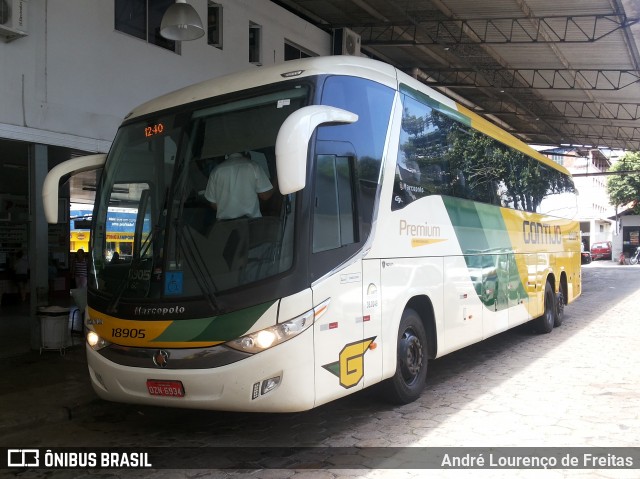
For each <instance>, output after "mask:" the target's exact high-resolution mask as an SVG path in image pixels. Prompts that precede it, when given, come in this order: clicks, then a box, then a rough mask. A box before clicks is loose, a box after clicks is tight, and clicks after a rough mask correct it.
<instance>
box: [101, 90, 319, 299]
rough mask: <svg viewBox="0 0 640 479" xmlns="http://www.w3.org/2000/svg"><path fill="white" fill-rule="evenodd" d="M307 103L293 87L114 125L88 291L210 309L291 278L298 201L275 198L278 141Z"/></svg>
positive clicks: (306, 96)
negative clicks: (185, 300)
mask: <svg viewBox="0 0 640 479" xmlns="http://www.w3.org/2000/svg"><path fill="white" fill-rule="evenodd" d="M309 96H310V92H309V87H308V86H306V85H300V84H291V83H289V84H287V85H280V89H279V90H273V89H271V90H269V91H267V90H265V89H262V90H261V92H260V93H259V94H255V95H254V96H251V97H246V96H244V97H242V98H235V99H229V98H228V97H227V98H226V99H225V102H224V103H220V102H219V103H216V104H206V105H201V106H200V107H199V108H195V109H194V108H193V107H192V106H191V107H190V108H188V107H185V109H184V110H177V111H172V112H170V113H166V114H160V115H158V116H156V117H153V118H145V119H144V120H140V121H134V122H132V123H129V124H127V125H125V126H123V127H121V128H120V130H119V131H118V134H117V136H116V139H115V141H114V145H113V147H112V150H111V152H110V154H109V158H108V160H107V163H106V165H105V169H104V172H103V175H102V177H101V181H100V185H99V188H98V192H97V195H96V205H95V214H94V229H93V234H92V238H91V252H92V259H93V268H92V274H91V280H90V288H95V289H96V290H97V291H98V292H99V293H104V294H107V295H110V296H113V297H115V298H114V299H115V302H116V303H117V302H119V301H121V300H123V299H125V300H126V298H138V299H142V298H149V299H156V298H167V299H172V298H176V297H179V296H183V297H189V296H205V297H207V298H208V299H209V302H210V304H211V305H212V306H215V301H216V300H215V296H216V294H217V293H219V292H222V291H228V290H233V289H234V288H238V287H242V286H245V285H248V284H251V283H255V282H258V281H261V280H263V279H265V278H268V277H272V276H274V275H278V274H280V273H283V272H285V271H287V270H289V269H290V268H291V266H292V263H293V247H294V244H293V231H294V226H295V225H294V213H295V211H294V210H295V203H296V202H295V195H287V196H283V195H281V194H280V192H279V190H278V179H277V176H276V166H275V141H276V136H277V134H278V130H279V128H280V126H281V125H282V122H283V121H284V120H285V119H286V118H287V117H288V116H289V115H290V114H291V113H292V112H293V111H295V110H297V109H298V108H301V107H302V106H305V105H306V104H307V103H308V100H309Z"/></svg>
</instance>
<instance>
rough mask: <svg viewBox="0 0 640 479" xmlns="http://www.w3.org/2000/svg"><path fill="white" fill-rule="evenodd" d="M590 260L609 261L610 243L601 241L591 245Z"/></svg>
mask: <svg viewBox="0 0 640 479" xmlns="http://www.w3.org/2000/svg"><path fill="white" fill-rule="evenodd" d="M591 258H592V259H611V241H601V242H599V243H593V245H591Z"/></svg>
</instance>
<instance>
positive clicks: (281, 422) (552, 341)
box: [0, 261, 640, 479]
mask: <svg viewBox="0 0 640 479" xmlns="http://www.w3.org/2000/svg"><path fill="white" fill-rule="evenodd" d="M583 279H584V283H583V295H582V296H581V297H580V298H579V299H578V300H577V301H575V302H574V303H573V304H571V305H569V306H568V307H567V308H566V309H565V313H566V316H565V321H564V323H563V325H562V326H560V327H559V328H555V329H554V330H553V332H552V333H551V334H548V335H539V334H534V333H533V332H532V331H531V328H530V327H527V326H526V325H525V326H523V327H519V328H515V329H513V330H510V331H507V332H505V333H502V334H500V335H497V336H494V337H492V338H489V339H488V340H486V341H483V342H481V343H478V344H476V345H473V346H470V347H468V348H465V349H463V350H461V351H458V352H455V353H451V354H449V355H447V356H444V357H443V358H439V359H437V360H435V361H432V362H431V363H430V366H429V373H428V379H427V383H428V385H427V389H426V390H425V392H424V394H423V395H422V396H421V398H420V399H418V400H417V401H416V402H414V403H412V404H409V405H406V406H390V405H388V404H386V403H384V402H381V401H379V400H377V399H376V397H375V396H374V395H373V394H372V393H371V391H370V389H369V390H365V391H363V392H362V393H358V394H355V395H352V396H349V397H347V398H344V399H342V400H338V401H334V402H332V403H329V404H327V405H324V406H321V407H319V408H316V409H314V410H311V411H307V412H303V413H296V414H283V415H275V414H272V415H267V414H253V415H251V414H231V413H220V412H212V411H189V410H174V409H165V408H151V407H142V406H135V405H123V404H116V403H107V402H105V401H102V400H100V399H98V398H97V397H96V396H95V394H94V393H93V390H92V389H91V386H90V382H89V378H88V373H87V368H86V359H85V353H84V346H83V345H82V344H76V345H72V346H71V347H69V348H67V349H66V350H65V354H64V355H61V354H60V352H59V351H43V352H42V353H40V351H31V350H30V349H29V348H28V347H27V345H28V337H29V331H28V328H26V330H25V324H28V320H29V317H28V316H27V317H25V316H24V314H22V313H21V312H20V311H13V313H11V314H9V312H7V311H5V310H0V349H3V351H2V355H0V360H1V361H2V364H3V366H4V367H3V368H2V373H0V374H1V376H0V378H1V379H2V384H3V387H2V388H0V404H1V405H2V407H0V447H70V446H79V445H92V446H95V447H110V446H115V445H125V446H133V447H148V446H149V445H154V446H161V447H175V446H184V447H196V448H207V447H220V446H225V447H238V446H243V445H251V446H285V447H289V446H301V445H302V446H323V447H330V448H333V447H347V448H350V447H357V448H376V447H382V448H387V447H409V446H410V447H428V448H433V447H444V448H457V447H491V448H499V447H531V448H538V447H542V446H548V447H560V448H566V447H600V448H605V451H609V450H610V451H611V452H612V453H614V452H615V449H610V448H624V447H632V448H636V450H637V448H638V447H639V446H640V393H639V391H640V369H639V368H638V365H639V364H640V309H639V308H638V304H640V266H628V265H627V266H620V265H617V264H616V263H614V262H609V261H597V262H594V263H592V264H590V265H585V266H584V267H583ZM21 314H22V315H21ZM8 331H11V334H8ZM12 337H13V339H11V338H12ZM78 343H79V342H78ZM639 462H640V461H639ZM343 467H344V468H342V469H323V468H321V469H318V470H308V469H304V470H290V469H274V470H268V469H265V470H252V471H249V472H247V471H217V472H216V471H213V470H210V469H206V470H202V469H197V470H196V469H193V470H192V469H184V470H180V471H167V470H159V471H158V470H156V471H136V474H135V475H133V476H132V477H140V478H147V477H148V478H151V477H153V478H155V477H172V478H173V477H176V478H180V479H186V478H192V477H221V478H230V479H234V478H238V477H245V476H250V477H252V478H258V479H270V478H276V477H287V478H289V477H290V478H293V479H338V478H345V477H366V478H371V479H377V478H380V477H385V478H386V477H390V478H394V479H395V478H396V477H401V478H407V479H414V478H421V477H425V476H426V475H428V476H429V477H430V478H432V477H447V478H449V477H452V478H455V479H458V478H460V477H469V478H473V479H480V478H485V477H486V478H492V479H493V478H496V477H504V478H507V477H508V478H527V479H528V478H538V477H544V478H547V477H550V478H556V477H558V478H565V477H577V478H612V479H619V478H637V477H640V464H636V465H635V468H634V469H623V470H621V469H607V468H598V469H596V468H594V469H580V470H571V469H567V470H563V469H560V470H558V469H556V470H548V471H544V470H543V471H540V470H534V471H532V470H455V471H454V470H448V471H440V470H435V471H434V470H428V471H425V470H400V469H376V470H370V471H363V470H362V469H348V466H347V465H345V466H343ZM51 472H52V471H46V473H45V472H41V471H40V472H38V471H20V472H19V473H16V474H14V475H13V476H12V477H21V478H25V479H26V478H34V479H41V478H49V477H54V478H56V479H58V478H68V477H69V478H71V477H74V478H75V477H78V474H77V473H78V472H79V471H66V472H65V471H56V473H55V474H53V475H50V474H49V473H51ZM0 476H2V470H0ZM86 477H100V478H103V477H104V478H111V477H123V476H122V475H121V473H119V472H118V471H113V470H100V471H89V472H87V474H86ZM127 477H129V476H128V475H127Z"/></svg>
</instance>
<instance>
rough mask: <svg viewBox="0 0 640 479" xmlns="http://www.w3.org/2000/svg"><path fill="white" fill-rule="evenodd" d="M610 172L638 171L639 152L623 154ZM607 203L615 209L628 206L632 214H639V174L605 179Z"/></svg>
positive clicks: (639, 164) (639, 167)
mask: <svg viewBox="0 0 640 479" xmlns="http://www.w3.org/2000/svg"><path fill="white" fill-rule="evenodd" d="M609 171H611V172H616V171H640V152H635V153H625V155H624V156H622V158H620V160H618V161H617V162H616V163H614V164H613V166H612V167H611V169H610V170H609ZM607 194H608V195H609V202H610V203H611V204H612V205H613V206H615V207H616V209H618V208H620V207H623V206H629V207H630V208H631V209H633V211H634V213H636V214H640V201H639V198H640V173H622V174H619V175H611V176H609V178H607Z"/></svg>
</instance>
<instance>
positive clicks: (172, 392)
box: [147, 379, 184, 398]
mask: <svg viewBox="0 0 640 479" xmlns="http://www.w3.org/2000/svg"><path fill="white" fill-rule="evenodd" d="M147 391H149V394H151V395H152V396H169V397H179V398H181V397H184V386H183V385H182V381H173V380H169V381H163V380H160V379H147Z"/></svg>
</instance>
